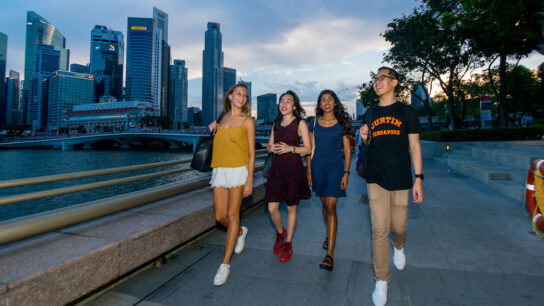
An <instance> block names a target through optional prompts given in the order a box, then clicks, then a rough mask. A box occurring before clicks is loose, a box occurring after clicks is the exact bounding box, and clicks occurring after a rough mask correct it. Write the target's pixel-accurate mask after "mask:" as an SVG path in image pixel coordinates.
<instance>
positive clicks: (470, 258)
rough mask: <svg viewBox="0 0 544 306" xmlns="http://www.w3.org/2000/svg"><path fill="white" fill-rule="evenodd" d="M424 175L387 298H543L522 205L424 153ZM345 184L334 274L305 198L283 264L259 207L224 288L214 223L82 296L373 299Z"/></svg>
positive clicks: (366, 216) (361, 220)
mask: <svg viewBox="0 0 544 306" xmlns="http://www.w3.org/2000/svg"><path fill="white" fill-rule="evenodd" d="M424 173H425V181H424V182H423V191H424V201H423V203H422V204H420V205H414V204H412V203H410V204H409V210H408V239H407V243H406V247H405V251H406V257H407V265H406V268H405V269H404V270H403V271H397V270H396V269H395V267H394V266H393V264H392V258H390V259H391V283H390V284H389V294H388V304H387V305H543V304H544V290H543V289H542V288H543V287H542V284H544V256H543V255H544V240H542V239H540V238H538V237H537V236H535V235H534V234H531V233H530V231H531V227H530V220H529V217H528V215H527V214H526V213H525V212H524V211H523V210H522V208H521V203H520V202H518V201H515V200H512V199H510V198H507V197H505V196H503V195H501V194H500V193H498V192H496V191H494V190H492V189H491V188H489V187H487V186H485V185H483V184H481V183H479V182H477V181H475V180H473V179H471V178H468V177H466V176H463V175H461V174H458V173H455V172H453V171H450V170H448V169H447V168H446V167H444V166H442V165H441V164H439V163H438V162H436V161H434V160H424ZM256 175H260V172H259V173H257V174H256ZM347 191H348V196H347V198H343V199H341V200H340V201H339V203H338V206H337V207H338V209H337V211H338V234H337V242H336V248H335V265H334V270H333V271H332V272H329V271H326V270H322V269H319V262H320V261H321V260H322V259H323V257H324V256H325V254H326V252H325V250H323V249H322V247H321V244H322V242H323V239H324V237H325V225H324V223H323V217H322V215H321V204H320V201H319V199H318V198H316V197H313V198H312V199H310V200H306V201H302V202H301V204H300V206H299V210H298V224H297V229H296V232H295V236H294V238H293V249H294V254H293V256H292V258H291V260H290V261H288V262H286V263H281V262H279V260H278V257H277V256H275V255H273V253H272V244H273V242H274V237H275V235H274V228H273V226H272V223H271V221H270V219H269V215H268V212H267V210H266V206H265V205H258V206H257V207H255V208H253V209H251V210H249V211H247V212H245V213H244V214H243V215H242V224H243V225H246V226H247V227H248V228H249V234H248V237H247V240H246V248H245V250H244V251H243V253H242V254H240V255H234V256H233V260H232V262H231V275H230V277H229V280H228V282H227V283H226V284H225V285H223V286H221V287H217V288H216V287H214V286H213V284H212V281H213V277H214V275H215V272H216V270H217V268H218V267H219V264H220V261H221V258H222V254H223V248H224V238H225V233H224V232H223V231H221V230H219V229H214V230H212V231H210V232H208V233H207V234H205V235H203V236H201V237H200V238H198V239H196V240H194V241H192V242H190V243H188V244H186V245H185V246H184V247H182V248H180V249H179V250H177V251H176V252H174V253H172V254H170V255H169V256H168V258H169V259H168V261H167V262H166V263H165V264H164V265H163V266H162V267H160V268H155V267H153V266H152V265H149V266H148V267H146V268H143V269H142V270H140V271H139V272H138V273H135V274H134V275H132V276H130V277H129V278H127V279H125V280H123V281H121V282H119V283H117V284H115V285H112V286H111V287H110V288H108V289H107V290H104V291H102V292H100V293H97V294H95V295H94V296H92V297H89V298H88V299H87V300H84V301H81V302H82V303H83V304H88V305H134V304H137V305H372V300H371V294H372V291H373V289H374V281H373V270H372V252H371V225H370V213H369V206H368V205H366V204H362V203H360V198H361V194H362V193H366V188H365V184H364V181H363V180H362V179H361V178H359V177H358V176H357V175H356V174H355V171H353V169H352V174H351V177H350V182H349V187H348V190H347ZM282 206H283V205H282ZM282 206H280V207H282ZM282 213H283V214H284V216H285V213H286V210H285V208H283V211H282ZM284 222H285V218H284ZM134 256H137V254H134Z"/></svg>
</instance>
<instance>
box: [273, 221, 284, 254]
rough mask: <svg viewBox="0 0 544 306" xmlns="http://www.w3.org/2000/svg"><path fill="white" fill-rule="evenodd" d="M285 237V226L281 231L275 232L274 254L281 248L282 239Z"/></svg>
mask: <svg viewBox="0 0 544 306" xmlns="http://www.w3.org/2000/svg"><path fill="white" fill-rule="evenodd" d="M285 237H287V230H286V229H285V227H284V228H283V233H281V234H280V233H278V232H276V242H274V249H273V251H274V255H279V254H280V253H281V249H282V248H283V241H284V240H285Z"/></svg>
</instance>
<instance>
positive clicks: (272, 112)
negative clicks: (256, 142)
mask: <svg viewBox="0 0 544 306" xmlns="http://www.w3.org/2000/svg"><path fill="white" fill-rule="evenodd" d="M277 99H278V98H277V96H276V94H273V93H268V94H264V95H260V96H257V119H258V120H264V123H265V124H266V123H270V122H272V121H274V118H276V111H277V108H278V105H277V104H276V100H277Z"/></svg>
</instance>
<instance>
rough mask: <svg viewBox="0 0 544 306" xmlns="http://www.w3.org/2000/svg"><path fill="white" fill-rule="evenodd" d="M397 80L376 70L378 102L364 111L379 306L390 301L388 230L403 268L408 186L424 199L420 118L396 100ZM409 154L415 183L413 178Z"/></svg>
mask: <svg viewBox="0 0 544 306" xmlns="http://www.w3.org/2000/svg"><path fill="white" fill-rule="evenodd" d="M398 79H399V76H398V73H397V72H396V71H395V70H393V69H391V68H389V67H381V68H379V69H378V73H377V74H376V77H375V78H374V82H373V87H374V90H375V91H376V94H377V95H378V97H379V98H380V103H379V105H377V106H374V107H372V108H370V109H369V110H367V112H368V114H365V116H364V118H366V119H365V120H364V122H363V126H362V127H361V129H360V130H359V134H360V135H361V138H362V140H363V143H364V144H366V145H367V152H366V153H365V154H368V156H367V164H366V168H365V174H364V178H365V180H366V182H367V189H368V198H369V200H370V214H371V220H372V257H373V264H374V275H375V276H374V278H375V280H376V287H375V289H374V292H373V293H372V300H373V302H374V304H375V305H385V303H386V302H387V284H388V283H389V232H390V231H392V235H391V242H392V244H393V250H394V255H393V262H394V264H395V267H396V268H397V269H399V270H402V269H404V266H405V265H406V257H405V255H404V243H405V241H406V230H407V226H406V215H407V211H408V197H409V194H410V188H411V189H412V190H413V191H412V196H413V201H414V203H421V201H423V188H422V186H421V183H422V180H423V172H422V169H423V162H422V158H421V144H420V143H419V132H420V126H419V118H418V116H417V113H416V111H415V110H414V109H413V108H412V107H411V106H409V105H406V104H404V103H401V102H399V101H397V99H396V98H395V88H396V87H397V85H398V83H399V81H398ZM367 120H368V121H369V122H366V121H367ZM369 136H370V137H369ZM410 153H411V154H410ZM410 158H411V162H412V164H413V166H414V173H415V181H413V180H412V169H411V163H410Z"/></svg>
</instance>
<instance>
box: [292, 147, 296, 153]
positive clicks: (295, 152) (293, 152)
mask: <svg viewBox="0 0 544 306" xmlns="http://www.w3.org/2000/svg"><path fill="white" fill-rule="evenodd" d="M294 153H296V152H295V146H293V154H294Z"/></svg>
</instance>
